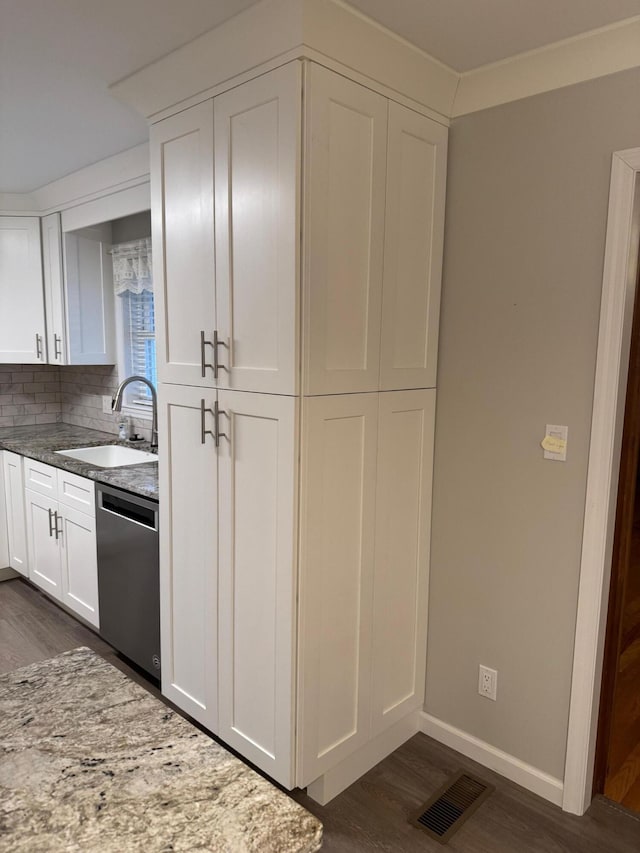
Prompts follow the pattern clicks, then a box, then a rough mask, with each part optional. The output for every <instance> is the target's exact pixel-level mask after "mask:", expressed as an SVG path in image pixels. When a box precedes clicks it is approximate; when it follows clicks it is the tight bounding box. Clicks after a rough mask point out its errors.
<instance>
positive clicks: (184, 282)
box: [150, 101, 215, 386]
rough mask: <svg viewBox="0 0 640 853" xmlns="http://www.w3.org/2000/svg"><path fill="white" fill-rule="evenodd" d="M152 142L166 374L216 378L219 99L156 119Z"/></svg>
mask: <svg viewBox="0 0 640 853" xmlns="http://www.w3.org/2000/svg"><path fill="white" fill-rule="evenodd" d="M150 145H151V211H152V214H151V215H152V231H153V278H154V295H155V310H156V339H157V351H156V352H157V367H158V380H159V382H176V383H178V384H183V385H205V386H206V385H211V384H212V382H213V372H212V369H211V367H208V366H206V365H211V364H213V352H212V347H211V343H212V341H213V331H214V328H215V265H214V234H213V101H206V102H205V103H203V104H198V105H197V106H195V107H191V108H190V109H188V110H184V111H183V112H180V113H178V114H177V115H175V116H171V117H170V118H167V119H165V120H164V121H161V122H159V123H158V124H154V125H152V127H151V131H150ZM202 340H204V341H206V342H208V343H205V344H204V345H202V346H201V341H202ZM203 374H204V376H203Z"/></svg>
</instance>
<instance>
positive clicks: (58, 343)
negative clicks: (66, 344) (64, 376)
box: [53, 334, 62, 358]
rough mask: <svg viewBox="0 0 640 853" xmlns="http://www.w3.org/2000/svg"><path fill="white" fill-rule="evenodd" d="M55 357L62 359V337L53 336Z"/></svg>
mask: <svg viewBox="0 0 640 853" xmlns="http://www.w3.org/2000/svg"><path fill="white" fill-rule="evenodd" d="M53 355H54V357H55V358H61V357H62V335H56V334H54V336H53Z"/></svg>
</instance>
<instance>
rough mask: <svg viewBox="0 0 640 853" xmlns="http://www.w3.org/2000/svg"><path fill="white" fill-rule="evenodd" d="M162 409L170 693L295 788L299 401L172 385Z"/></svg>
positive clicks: (165, 664)
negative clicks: (293, 694)
mask: <svg viewBox="0 0 640 853" xmlns="http://www.w3.org/2000/svg"><path fill="white" fill-rule="evenodd" d="M216 407H217V408H216ZM159 409H160V419H159V427H160V435H161V436H164V443H163V445H162V446H161V459H162V464H161V465H160V493H161V494H162V496H163V497H162V500H161V501H160V537H161V547H160V554H161V559H160V590H161V625H162V630H161V639H162V690H163V693H164V694H165V695H166V696H167V698H169V699H171V701H173V702H175V703H176V704H177V705H179V706H180V707H181V708H182V709H183V710H185V711H186V712H187V713H189V714H190V715H191V716H193V717H194V718H195V719H197V720H198V721H199V722H201V723H202V724H203V725H205V726H206V727H207V728H209V729H210V730H211V731H213V732H215V733H217V734H219V735H220V736H221V737H223V738H224V739H225V740H226V741H227V742H228V743H229V744H230V745H231V746H234V747H235V748H237V749H240V750H241V751H242V752H243V754H245V755H247V757H249V758H250V760H252V761H254V763H256V764H257V765H258V766H260V767H262V768H263V769H265V770H266V771H267V772H269V773H271V775H273V776H274V777H275V778H277V779H279V780H281V781H283V782H284V784H289V785H293V727H292V714H293V707H292V705H291V692H292V689H293V687H292V679H293V654H294V644H293V636H294V625H295V549H294V539H293V530H294V512H295V509H294V504H295V501H294V495H295V442H294V433H295V412H296V401H295V400H294V399H292V398H290V397H280V396H275V395H262V394H251V393H244V392H232V391H220V392H216V391H215V390H214V391H207V390H204V389H200V388H197V387H185V386H176V385H168V384H167V385H162V386H161V387H160V396H159ZM216 424H217V429H216ZM216 432H217V433H218V434H219V438H218V439H217V440H218V445H219V446H218V447H216ZM257 696H260V699H259V701H256V699H257Z"/></svg>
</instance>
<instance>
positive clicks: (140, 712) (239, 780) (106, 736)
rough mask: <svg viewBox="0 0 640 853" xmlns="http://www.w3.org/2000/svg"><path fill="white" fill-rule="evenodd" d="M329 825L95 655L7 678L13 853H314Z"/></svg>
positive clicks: (3, 728) (5, 777) (1, 713)
mask: <svg viewBox="0 0 640 853" xmlns="http://www.w3.org/2000/svg"><path fill="white" fill-rule="evenodd" d="M321 844H322V824H321V823H320V821H319V820H318V819H317V818H315V817H314V816H313V815H312V814H310V813H309V812H308V811H307V810H306V809H304V808H303V807H302V806H300V805H298V803H296V802H295V801H294V800H292V799H291V798H290V797H289V796H287V795H286V794H285V793H283V792H282V791H280V790H278V788H276V787H275V786H274V785H272V784H271V782H269V781H268V780H266V779H264V778H263V777H262V776H260V775H258V773H256V772H255V771H254V770H252V769H251V768H250V767H248V766H247V765H246V764H244V763H243V762H242V761H240V760H239V759H238V758H235V756H233V755H232V754H231V753H230V752H228V751H227V750H226V749H224V748H223V747H222V746H220V745H219V744H218V743H216V742H215V741H214V740H213V739H212V738H210V737H208V736H207V735H206V734H203V733H202V732H200V731H199V730H198V729H197V728H196V727H195V726H193V725H192V724H191V723H189V722H188V721H187V720H185V719H184V718H183V717H181V716H180V715H178V714H177V713H176V712H175V711H173V710H171V708H169V707H167V706H166V705H164V704H163V703H162V702H160V700H158V699H156V698H155V697H154V696H152V695H151V694H150V693H148V692H147V691H146V690H145V689H144V688H143V687H141V686H140V685H138V684H135V683H134V682H133V681H132V680H131V679H130V678H128V677H127V676H126V675H124V674H123V673H122V672H120V671H119V670H117V669H115V668H114V667H113V666H111V664H109V663H107V662H106V661H105V660H103V659H102V658H100V657H99V656H98V655H96V654H95V653H94V652H92V651H91V650H90V649H87V648H82V649H75V650H74V651H71V652H65V653H64V654H62V655H58V657H56V658H53V659H52V660H48V661H43V662H41V663H36V664H33V665H31V666H27V667H24V668H23V669H18V670H16V671H15V672H10V673H7V674H6V675H2V676H0V849H2V851H3V853H169V851H172V853H194V851H200V853H313V851H316V850H318V849H319V848H320V846H321Z"/></svg>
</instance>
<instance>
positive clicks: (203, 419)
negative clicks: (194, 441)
mask: <svg viewBox="0 0 640 853" xmlns="http://www.w3.org/2000/svg"><path fill="white" fill-rule="evenodd" d="M215 405H216V406H217V405H218V404H217V403H216V404H215ZM207 412H209V414H213V416H214V418H215V409H214V411H213V412H212V411H211V409H208V408H207V407H206V405H205V402H204V400H200V443H201V444H205V443H206V441H207V436H208V435H212V436H213V438H214V441H215V437H216V436H215V433H214V432H212V431H211V430H210V429H207ZM217 446H218V445H217V444H216V447H217Z"/></svg>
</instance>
